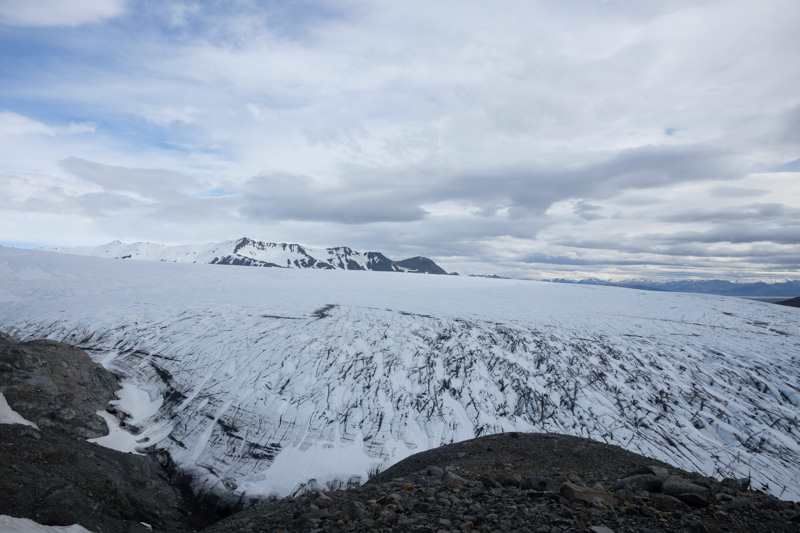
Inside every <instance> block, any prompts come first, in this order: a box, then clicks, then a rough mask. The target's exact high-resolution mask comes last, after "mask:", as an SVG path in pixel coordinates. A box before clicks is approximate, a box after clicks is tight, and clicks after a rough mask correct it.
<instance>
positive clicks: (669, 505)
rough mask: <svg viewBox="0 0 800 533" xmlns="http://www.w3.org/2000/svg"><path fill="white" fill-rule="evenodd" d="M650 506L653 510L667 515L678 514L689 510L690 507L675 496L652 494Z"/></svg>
mask: <svg viewBox="0 0 800 533" xmlns="http://www.w3.org/2000/svg"><path fill="white" fill-rule="evenodd" d="M650 505H651V506H652V507H653V508H655V509H658V510H659V511H664V512H666V513H678V512H683V511H686V510H687V509H688V506H687V505H686V504H685V503H683V502H682V501H681V500H679V499H678V498H676V497H674V496H670V495H669V494H651V495H650Z"/></svg>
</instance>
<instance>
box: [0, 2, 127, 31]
mask: <svg viewBox="0 0 800 533" xmlns="http://www.w3.org/2000/svg"><path fill="white" fill-rule="evenodd" d="M124 12H125V0H76V1H70V0H0V24H8V25H12V26H79V25H81V24H90V23H93V22H101V21H103V20H106V19H110V18H113V17H117V16H119V15H121V14H122V13H124Z"/></svg>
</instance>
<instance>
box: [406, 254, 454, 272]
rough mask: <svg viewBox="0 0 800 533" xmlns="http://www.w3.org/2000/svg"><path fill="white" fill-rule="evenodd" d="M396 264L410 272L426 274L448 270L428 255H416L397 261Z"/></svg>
mask: <svg viewBox="0 0 800 533" xmlns="http://www.w3.org/2000/svg"><path fill="white" fill-rule="evenodd" d="M395 264H396V265H397V266H399V267H400V268H402V269H403V270H406V271H408V272H420V273H425V274H447V272H446V271H445V270H444V269H443V268H442V267H440V266H439V265H437V264H436V263H435V262H434V261H433V259H430V258H428V257H422V256H419V255H418V256H416V257H409V258H408V259H403V260H402V261H395Z"/></svg>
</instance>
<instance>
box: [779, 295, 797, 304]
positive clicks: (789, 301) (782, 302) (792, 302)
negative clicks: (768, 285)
mask: <svg viewBox="0 0 800 533" xmlns="http://www.w3.org/2000/svg"><path fill="white" fill-rule="evenodd" d="M777 303H779V304H781V305H788V306H789V307H800V296H798V297H796V298H789V299H788V300H782V301H780V302H777Z"/></svg>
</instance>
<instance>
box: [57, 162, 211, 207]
mask: <svg viewBox="0 0 800 533" xmlns="http://www.w3.org/2000/svg"><path fill="white" fill-rule="evenodd" d="M61 167H62V168H63V169H64V170H66V171H68V172H70V173H71V174H73V175H74V176H77V177H79V178H81V179H84V180H86V181H89V182H91V183H94V184H96V185H98V186H100V187H102V188H103V189H104V190H106V191H115V192H130V193H135V194H139V195H141V196H143V197H145V198H150V199H153V200H164V199H179V198H182V197H183V196H185V195H188V194H192V193H193V192H196V191H198V190H202V189H204V188H209V187H210V186H211V184H209V183H207V182H206V181H205V180H203V179H199V178H197V177H195V176H191V175H187V174H182V173H178V172H172V171H169V170H162V169H148V168H130V167H121V166H115V165H104V164H101V163H95V162H93V161H87V160H85V159H80V158H76V157H71V158H68V159H64V160H63V161H61Z"/></svg>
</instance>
